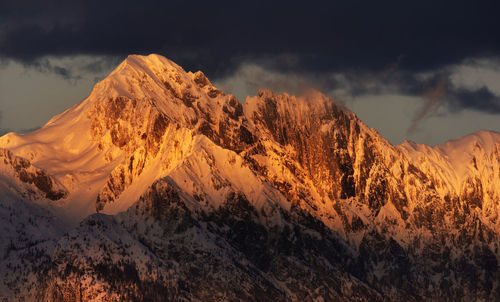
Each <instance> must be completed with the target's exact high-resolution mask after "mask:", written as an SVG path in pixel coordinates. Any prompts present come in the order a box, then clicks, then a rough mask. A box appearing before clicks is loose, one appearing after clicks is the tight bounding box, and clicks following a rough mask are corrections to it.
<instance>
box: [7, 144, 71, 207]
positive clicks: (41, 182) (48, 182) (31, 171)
mask: <svg viewBox="0 0 500 302" xmlns="http://www.w3.org/2000/svg"><path fill="white" fill-rule="evenodd" d="M0 160H2V161H3V163H4V164H5V165H6V166H8V167H10V168H11V169H12V170H13V172H14V173H15V177H17V178H18V179H19V180H20V181H22V182H24V183H26V184H31V185H33V186H34V187H35V188H36V189H37V190H39V192H40V193H41V194H42V196H43V197H45V198H47V199H50V200H59V199H61V198H64V197H66V195H67V194H68V192H66V191H65V190H64V189H62V188H58V186H57V185H56V184H55V183H54V181H53V179H52V178H51V177H50V176H49V175H47V173H45V171H43V170H40V169H37V168H35V167H33V166H32V165H31V163H30V161H28V160H27V159H24V158H21V157H18V156H15V155H13V154H12V153H11V152H10V151H9V150H6V149H2V148H0ZM33 193H34V192H33Z"/></svg>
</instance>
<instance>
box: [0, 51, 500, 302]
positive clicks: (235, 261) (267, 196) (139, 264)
mask: <svg viewBox="0 0 500 302" xmlns="http://www.w3.org/2000/svg"><path fill="white" fill-rule="evenodd" d="M0 148H2V149H1V150H3V151H2V153H0V190H1V192H2V195H1V198H0V207H1V208H0V222H1V226H2V227H3V228H4V229H5V230H6V232H3V233H2V235H0V239H1V240H0V241H1V242H2V245H0V248H2V250H0V252H2V254H1V255H4V256H3V258H2V260H0V267H1V271H2V272H5V274H4V276H3V277H2V278H1V280H0V281H1V282H0V297H2V298H6V299H7V300H12V301H15V300H18V299H21V298H23V299H25V300H28V301H34V300H36V301H38V300H40V299H42V300H47V301H73V300H77V299H81V300H93V301H116V300H124V301H129V300H139V301H162V300H163V301H221V300H231V301H235V300H240V301H316V300H321V299H323V300H324V301H344V300H345V301H352V300H359V301H378V300H380V301H383V300H391V301H422V300H429V301H434V300H444V301H446V300H450V301H457V300H464V301H470V300H494V299H495V298H496V297H498V296H499V295H500V292H499V290H500V289H499V288H498V287H499V282H498V280H500V279H499V277H500V276H499V271H498V259H499V251H498V243H499V240H498V235H499V233H500V226H499V223H500V222H499V219H498V213H500V209H499V205H500V134H498V133H494V132H486V131H481V132H478V133H475V134H472V135H469V136H467V137H464V138H462V139H459V140H456V141H450V142H448V143H445V144H443V145H440V146H437V147H428V146H425V145H418V144H415V143H412V142H405V143H403V144H402V145H399V146H392V145H391V144H390V143H388V142H387V141H386V140H385V139H384V138H383V137H381V136H380V134H379V133H378V132H376V131H375V130H373V129H370V128H368V127H367V126H366V125H365V124H363V123H362V122H361V121H360V120H359V119H358V118H357V117H356V116H355V115H354V114H353V113H352V112H349V111H348V110H346V109H344V108H342V107H340V106H338V105H337V104H335V103H334V102H332V101H330V100H329V99H327V98H326V97H325V96H323V95H322V94H320V93H319V92H316V91H311V92H309V93H307V94H305V95H303V96H301V97H295V96H291V95H288V94H281V95H276V94H273V93H272V92H271V91H268V90H261V91H259V93H258V95H257V96H254V97H248V98H247V99H246V101H245V103H244V104H241V103H240V102H239V101H238V100H236V98H235V97H234V96H232V95H225V94H224V93H223V92H221V91H220V90H218V89H217V88H216V87H214V86H213V85H212V84H211V83H210V81H209V80H208V79H207V78H206V77H205V76H204V75H203V73H201V72H196V73H191V72H185V71H184V70H183V69H182V68H181V67H179V66H178V65H176V64H175V63H173V62H171V61H169V60H167V59H165V58H163V57H160V56H157V55H150V56H147V57H142V56H130V57H128V58H127V59H126V60H125V61H124V62H123V63H122V64H120V66H118V67H117V69H116V70H115V71H113V72H112V73H111V74H110V75H109V76H108V77H107V78H106V79H104V80H103V81H101V82H100V83H98V84H97V85H96V86H95V88H94V90H93V91H92V93H91V94H90V96H89V97H88V98H87V99H85V100H84V101H82V102H81V103H79V104H77V105H75V106H73V107H72V108H70V109H68V110H67V111H65V112H63V113H62V114H60V115H58V116H56V117H54V118H53V119H52V120H51V121H49V122H48V123H47V124H46V125H45V126H44V127H43V128H41V129H39V130H37V131H35V132H32V133H28V134H24V135H17V134H14V133H10V134H7V135H5V136H3V137H1V138H0ZM96 212H97V214H96Z"/></svg>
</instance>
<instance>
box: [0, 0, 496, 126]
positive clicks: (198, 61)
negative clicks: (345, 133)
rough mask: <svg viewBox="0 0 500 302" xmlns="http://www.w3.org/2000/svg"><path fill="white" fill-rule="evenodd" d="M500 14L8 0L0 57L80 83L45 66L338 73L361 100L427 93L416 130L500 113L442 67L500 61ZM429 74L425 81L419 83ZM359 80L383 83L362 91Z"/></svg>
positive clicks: (309, 4)
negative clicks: (472, 113)
mask: <svg viewBox="0 0 500 302" xmlns="http://www.w3.org/2000/svg"><path fill="white" fill-rule="evenodd" d="M499 11H500V4H499V1H429V0H423V1H411V2H410V1H395V0H390V1H360V0H358V1H328V2H327V1H286V2H284V1H283V2H282V1H245V2H242V1H218V2H212V1H176V2H170V1H141V2H137V1H131V0H123V1H105V2H104V1H100V0H99V1H97V0H89V1H84V0H81V1H55V0H49V1H12V0H4V1H2V2H1V4H0V58H1V59H2V60H4V61H9V60H15V61H17V62H20V63H22V64H24V65H27V66H33V67H35V68H37V69H38V70H41V71H47V72H53V73H57V74H59V75H61V76H62V77H64V78H68V79H78V75H77V74H74V73H73V71H72V68H71V66H70V67H61V66H54V65H51V64H50V63H48V61H47V60H46V58H47V57H65V56H74V55H89V56H96V57H99V58H100V59H99V60H96V61H92V62H89V63H88V64H86V65H84V66H79V68H80V69H82V68H83V69H84V70H86V71H88V72H97V71H99V70H102V69H103V68H105V67H106V62H108V61H111V62H113V63H114V62H116V60H117V59H121V58H123V57H124V56H126V55H127V54H130V53H139V54H148V53H160V54H163V55H165V56H167V57H168V58H170V59H172V60H174V61H175V62H177V63H179V64H180V65H182V66H183V67H185V68H186V69H188V70H198V69H201V70H203V71H204V72H205V73H206V74H207V75H208V76H209V77H211V78H223V77H227V76H228V75H230V74H232V73H233V72H235V70H237V68H238V66H240V65H241V64H242V63H245V62H253V63H255V64H258V65H260V66H264V67H265V68H267V69H269V70H273V71H278V72H281V73H295V74H297V73H302V74H304V75H305V76H311V78H319V77H321V76H322V75H326V74H329V73H342V74H344V75H345V76H346V79H347V83H348V86H349V90H350V92H351V93H352V94H353V95H354V96H356V95H363V94H377V93H382V92H386V91H387V90H390V89H392V90H394V91H396V92H398V93H401V94H407V95H418V96H423V97H424V104H423V105H422V108H421V112H418V113H416V115H415V116H414V122H415V123H418V121H419V119H421V118H422V117H423V116H425V115H426V114H428V112H429V111H432V110H434V108H436V106H441V104H442V102H445V105H446V106H448V107H449V108H450V110H451V111H454V110H455V111H456V110H461V109H475V110H480V111H486V112H490V113H500V100H499V98H498V96H496V95H495V94H493V93H492V92H491V91H490V90H489V89H488V88H487V87H483V88H480V89H475V90H470V89H465V88H463V87H453V86H452V85H451V84H450V83H449V82H448V81H447V77H448V76H449V75H448V74H447V69H446V68H447V67H448V66H451V65H453V64H459V63H460V62H463V61H464V60H467V59H469V58H477V57H482V58H498V57H499V55H500V39H499V38H498V37H499V30H498V29H499V28H500V18H498V12H499ZM113 60H114V61H113ZM103 66H104V67H103ZM422 72H429V73H430V74H431V76H430V78H427V79H421V78H418V77H416V76H415V74H417V73H422ZM364 78H371V81H373V79H374V78H375V82H376V83H375V84H376V85H372V86H370V87H369V88H367V87H366V86H365V85H363V79H364ZM326 84H328V85H330V88H332V87H333V88H335V87H336V85H337V86H338V85H340V84H339V83H338V82H336V81H333V80H331V81H329V82H328V81H327V83H326ZM344 85H345V83H344ZM435 90H441V93H438V94H433V93H432V92H433V91H435ZM443 100H444V101H443ZM410 130H411V129H410Z"/></svg>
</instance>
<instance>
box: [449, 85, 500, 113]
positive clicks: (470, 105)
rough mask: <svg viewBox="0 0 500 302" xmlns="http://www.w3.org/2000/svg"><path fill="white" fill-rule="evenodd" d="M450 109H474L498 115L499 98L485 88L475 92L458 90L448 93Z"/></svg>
mask: <svg viewBox="0 0 500 302" xmlns="http://www.w3.org/2000/svg"><path fill="white" fill-rule="evenodd" d="M449 99H450V101H451V102H452V104H451V108H452V109H455V108H464V109H476V110H480V111H485V112H489V113H496V114H498V113H500V96H497V95H495V94H494V93H492V92H491V91H490V90H489V89H488V88H487V87H481V88H479V89H476V90H469V89H464V88H459V89H456V90H453V91H451V92H450V96H449Z"/></svg>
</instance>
